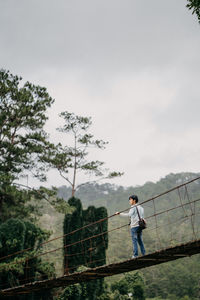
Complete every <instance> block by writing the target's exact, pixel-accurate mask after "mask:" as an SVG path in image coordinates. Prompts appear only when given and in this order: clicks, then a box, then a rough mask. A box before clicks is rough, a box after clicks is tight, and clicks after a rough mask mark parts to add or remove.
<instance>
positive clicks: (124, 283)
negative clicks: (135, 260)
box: [111, 272, 145, 300]
mask: <svg viewBox="0 0 200 300" xmlns="http://www.w3.org/2000/svg"><path fill="white" fill-rule="evenodd" d="M111 290H112V291H113V292H116V291H118V293H119V294H120V295H126V296H128V295H132V296H131V299H135V300H144V299H145V296H144V279H143V277H142V276H141V274H140V273H139V272H136V273H126V274H125V276H124V277H123V278H122V279H120V280H119V281H116V282H115V283H113V284H112V285H111Z"/></svg>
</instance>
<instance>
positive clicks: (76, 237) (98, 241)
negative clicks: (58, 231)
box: [64, 197, 108, 300]
mask: <svg viewBox="0 0 200 300" xmlns="http://www.w3.org/2000/svg"><path fill="white" fill-rule="evenodd" d="M68 203H69V204H70V205H71V206H72V207H74V208H75V209H74V211H73V213H72V214H67V215H66V216H65V219H64V270H65V272H66V273H68V272H74V271H75V270H77V269H78V267H79V266H80V265H87V266H88V267H96V266H100V265H102V264H105V263H106V249H107V247H108V234H107V230H108V223H107V219H106V220H105V221H103V222H102V223H96V224H95V225H92V226H88V227H85V228H83V230H78V231H76V230H77V229H79V228H81V227H84V226H86V225H88V224H90V223H93V222H95V221H97V220H100V219H104V218H106V217H107V210H106V209H105V208H104V207H100V208H95V207H94V206H90V207H88V209H86V210H83V208H82V204H81V201H80V200H79V199H77V198H74V197H72V198H70V199H69V201H68ZM73 231H74V233H73V234H69V233H70V232H73ZM104 232H105V234H103V235H102V233H104ZM91 236H97V237H95V238H92V239H91V238H89V237H91ZM80 240H83V242H82V243H78V241H80ZM70 244H73V245H71V246H68V245H70ZM80 286H81V290H82V293H81V299H88V300H93V299H97V297H98V296H100V295H101V294H103V292H104V288H103V286H104V280H103V279H97V280H93V281H90V282H87V283H81V284H80Z"/></svg>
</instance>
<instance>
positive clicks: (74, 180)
mask: <svg viewBox="0 0 200 300" xmlns="http://www.w3.org/2000/svg"><path fill="white" fill-rule="evenodd" d="M76 147H77V144H76V135H75V142H74V149H75V158H74V176H73V182H72V197H74V194H75V191H76V189H75V185H76V170H77V158H76V150H77V149H76Z"/></svg>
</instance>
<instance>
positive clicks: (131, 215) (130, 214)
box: [119, 205, 144, 228]
mask: <svg viewBox="0 0 200 300" xmlns="http://www.w3.org/2000/svg"><path fill="white" fill-rule="evenodd" d="M137 208H138V211H139V214H140V218H141V219H143V218H144V208H143V207H142V206H141V205H138V206H137ZM119 215H120V216H122V217H129V218H130V219H131V224H130V226H131V228H132V227H137V226H139V224H138V221H139V217H138V213H137V209H136V205H131V209H130V210H129V212H128V213H120V214H119Z"/></svg>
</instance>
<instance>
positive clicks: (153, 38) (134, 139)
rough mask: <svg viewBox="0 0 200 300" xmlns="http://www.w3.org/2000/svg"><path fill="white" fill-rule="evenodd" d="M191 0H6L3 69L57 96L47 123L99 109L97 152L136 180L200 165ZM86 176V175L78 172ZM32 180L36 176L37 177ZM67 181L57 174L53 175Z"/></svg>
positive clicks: (128, 181)
mask: <svg viewBox="0 0 200 300" xmlns="http://www.w3.org/2000/svg"><path fill="white" fill-rule="evenodd" d="M185 5H186V1H183V0H167V1H161V0H148V1H147V0H59V1H55V0H54V1H53V0H42V1H41V0H18V1H16V0H0V41H1V47H0V62H1V67H2V68H4V69H8V70H10V71H11V72H12V73H13V74H17V75H21V76H22V77H23V79H24V80H25V81H27V80H28V81H31V82H32V83H35V84H39V85H41V86H45V87H47V89H48V92H49V94H50V95H51V96H52V97H53V98H55V104H54V105H53V107H52V108H51V110H50V111H49V122H48V124H47V127H46V128H47V131H48V132H49V133H50V134H51V138H52V139H54V140H55V141H58V140H59V139H60V138H62V141H63V143H67V137H66V138H65V137H61V136H59V134H58V133H57V132H56V130H55V128H56V127H58V126H59V124H60V119H59V118H58V114H59V113H60V112H61V111H65V110H68V111H70V112H74V113H75V114H79V115H83V116H91V117H92V120H93V126H92V132H93V133H94V135H95V137H96V138H100V139H104V140H106V141H109V144H108V146H107V148H106V150H104V151H98V152H95V153H93V154H91V157H95V158H97V159H99V160H102V161H105V163H106V166H107V167H108V168H110V169H111V170H118V171H121V172H125V175H124V176H123V177H121V178H119V179H115V180H113V181H112V182H113V183H115V184H119V185H123V186H130V185H133V186H135V185H141V184H144V183H145V182H146V181H157V180H159V179H160V178H161V177H164V176H165V175H167V174H169V173H176V172H184V171H185V172H187V171H191V172H199V171H200V168H199V161H200V138H199V131H200V117H199V114H200V99H199V89H200V84H199V77H200V76H199V75H200V71H199V70H200V55H199V53H200V25H199V23H198V20H197V18H196V16H195V15H192V14H191V11H189V10H188V9H187V8H186V7H185ZM80 180H82V179H80ZM31 183H32V184H35V182H33V181H31ZM47 184H48V185H49V186H51V185H58V186H60V185H63V184H64V181H63V180H62V179H61V178H60V177H59V175H58V174H57V173H53V174H52V173H51V174H50V176H49V181H48V183H47Z"/></svg>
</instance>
